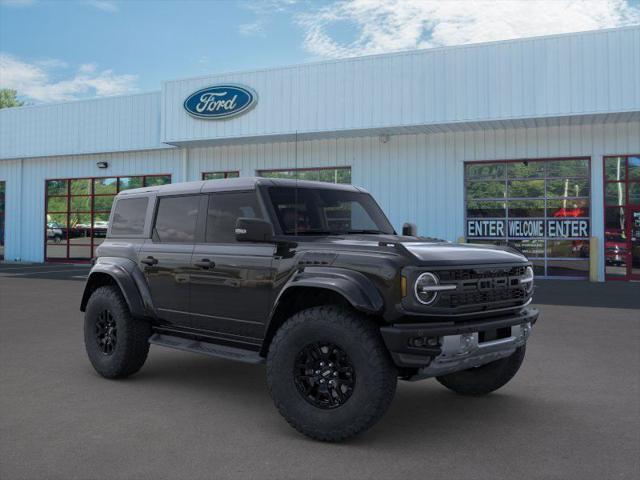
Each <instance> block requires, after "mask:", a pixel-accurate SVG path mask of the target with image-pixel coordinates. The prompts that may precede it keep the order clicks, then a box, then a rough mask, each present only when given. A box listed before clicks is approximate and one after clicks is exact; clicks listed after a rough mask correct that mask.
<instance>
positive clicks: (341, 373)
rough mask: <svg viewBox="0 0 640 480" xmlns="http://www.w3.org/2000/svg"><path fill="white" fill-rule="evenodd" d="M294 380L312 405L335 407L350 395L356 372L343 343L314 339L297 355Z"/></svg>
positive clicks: (301, 393)
mask: <svg viewBox="0 0 640 480" xmlns="http://www.w3.org/2000/svg"><path fill="white" fill-rule="evenodd" d="M294 382H295V385H296V388H297V389H298V392H299V393H300V395H302V398H304V399H305V400H306V401H307V402H309V403H310V404H311V405H313V406H314V407H317V408H322V409H333V408H337V407H340V406H342V405H344V403H345V402H346V401H347V400H349V398H350V397H351V395H352V393H353V389H354V387H355V383H356V373H355V369H354V368H353V364H352V363H351V360H350V359H349V357H348V355H347V354H346V353H345V352H344V351H343V350H342V349H341V348H340V347H338V346H337V345H334V344H332V343H311V344H309V345H307V346H305V347H304V348H303V349H302V350H301V351H300V352H299V353H298V355H297V356H296V361H295V367H294Z"/></svg>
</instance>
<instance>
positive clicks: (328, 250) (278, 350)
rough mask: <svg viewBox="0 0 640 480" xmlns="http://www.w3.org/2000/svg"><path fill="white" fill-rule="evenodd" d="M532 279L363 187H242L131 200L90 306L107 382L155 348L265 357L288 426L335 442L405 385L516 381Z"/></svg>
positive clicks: (90, 325)
mask: <svg viewBox="0 0 640 480" xmlns="http://www.w3.org/2000/svg"><path fill="white" fill-rule="evenodd" d="M533 280H534V279H533V269H532V267H531V264H530V262H529V261H528V260H527V259H526V258H525V257H524V256H523V255H522V254H520V253H519V252H517V251H516V250H512V249H510V248H502V247H494V246H479V245H470V244H460V245H458V244H452V243H449V242H446V241H441V240H435V239H431V238H423V237H418V236H416V227H415V226H414V225H412V224H405V225H404V227H403V232H402V235H398V234H397V233H396V232H395V231H394V228H393V227H392V225H391V224H390V223H389V220H387V218H386V217H385V215H384V213H383V211H382V210H381V208H380V207H379V206H378V204H377V203H376V202H375V200H374V199H373V197H372V196H371V195H370V194H369V193H367V192H366V191H365V190H363V189H361V188H358V187H355V186H350V185H334V184H327V183H318V182H305V181H295V180H277V179H268V178H238V179H228V180H209V181H200V182H190V183H182V184H172V185H165V186H160V187H149V188H140V189H135V190H128V191H124V192H121V193H120V194H119V195H118V196H117V197H116V200H115V203H114V206H113V208H112V211H111V216H110V220H109V226H108V230H107V234H106V239H105V241H104V242H103V243H102V244H101V245H100V247H99V248H98V250H97V258H96V259H95V261H94V265H93V268H92V269H91V272H90V274H89V277H88V280H87V283H86V287H85V290H84V295H83V297H82V301H81V307H80V309H81V310H82V311H83V312H85V321H84V338H85V345H86V351H87V354H88V356H89V360H90V361H91V363H92V365H93V367H94V368H95V370H96V371H97V372H98V373H99V374H100V375H102V376H104V377H107V378H123V377H126V376H129V375H132V374H134V373H136V372H137V371H138V370H140V368H141V367H142V365H143V364H144V362H145V360H146V358H147V354H148V352H149V345H150V344H152V345H160V346H163V347H169V348H175V349H179V350H185V351H188V352H198V353H202V354H205V355H211V356H214V357H222V358H225V359H230V360H237V361H241V362H248V363H255V364H258V363H266V376H267V384H268V388H269V391H270V393H271V396H272V398H273V400H274V403H275V405H276V407H277V408H278V410H279V411H280V413H281V414H282V415H283V416H284V418H285V419H286V420H287V421H288V422H289V423H290V424H291V425H292V426H293V427H294V428H296V429H297V430H298V431H300V432H302V433H303V434H305V435H308V436H310V437H312V438H315V439H318V440H324V441H338V440H343V439H346V438H348V437H351V436H353V435H356V434H358V433H360V432H363V431H364V430H366V429H368V428H369V427H371V426H372V425H373V424H375V423H376V422H377V421H378V420H379V419H380V418H381V417H382V415H383V414H384V413H385V411H386V410H387V408H388V406H389V404H390V402H391V400H392V398H393V396H394V393H395V389H396V383H397V380H398V379H402V380H410V381H412V380H419V379H426V378H435V379H436V380H437V381H438V382H440V383H441V384H442V385H444V386H445V387H447V388H449V389H450V390H453V391H454V392H457V393H460V394H463V395H483V394H487V393H490V392H492V391H494V390H496V389H498V388H500V387H502V386H503V385H505V384H506V383H507V382H508V381H509V380H511V378H512V377H513V376H514V375H515V374H516V372H517V371H518V369H519V368H520V365H521V364H522V361H523V358H524V355H525V344H526V342H527V338H528V336H529V334H530V332H531V327H532V325H533V324H534V323H535V322H536V320H537V317H538V311H537V310H536V309H535V308H532V307H531V306H529V304H530V303H531V299H532V293H533V287H534V286H533Z"/></svg>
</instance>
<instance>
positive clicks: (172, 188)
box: [118, 177, 365, 197]
mask: <svg viewBox="0 0 640 480" xmlns="http://www.w3.org/2000/svg"><path fill="white" fill-rule="evenodd" d="M258 185H265V186H276V187H298V188H322V189H325V190H326V189H330V190H344V191H349V192H365V190H364V189H362V188H359V187H355V186H353V185H344V184H336V183H327V182H311V181H308V180H293V179H283V178H264V177H240V178H226V179H219V180H200V181H196V182H183V183H171V184H168V185H157V186H152V187H142V188H134V189H132V190H125V191H123V192H120V193H119V194H118V196H119V197H120V196H129V195H139V194H144V193H156V194H157V195H181V194H189V193H210V192H228V191H234V190H254V189H255V188H256V186H258Z"/></svg>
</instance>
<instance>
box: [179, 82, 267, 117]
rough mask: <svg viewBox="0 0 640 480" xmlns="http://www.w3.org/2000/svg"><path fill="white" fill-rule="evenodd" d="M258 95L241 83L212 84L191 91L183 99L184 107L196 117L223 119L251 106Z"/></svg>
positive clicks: (244, 110) (240, 112)
mask: <svg viewBox="0 0 640 480" xmlns="http://www.w3.org/2000/svg"><path fill="white" fill-rule="evenodd" d="M257 101H258V96H257V95H256V92H254V91H253V90H252V89H250V88H249V87H245V86H243V85H231V84H227V85H213V86H211V87H207V88H203V89H201V90H198V91H197V92H194V93H192V94H191V95H189V96H188V97H187V99H186V100H185V101H184V109H185V110H186V111H187V113H189V115H191V116H192V117H196V118H205V119H210V120H223V119H225V118H229V117H235V116H236V115H240V114H242V113H245V112H246V111H248V110H250V109H251V108H253V106H254V105H255V104H256V102H257Z"/></svg>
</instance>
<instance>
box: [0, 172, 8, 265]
mask: <svg viewBox="0 0 640 480" xmlns="http://www.w3.org/2000/svg"><path fill="white" fill-rule="evenodd" d="M6 188H7V187H6V183H5V182H0V260H4V212H5V206H4V201H5V189H6Z"/></svg>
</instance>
